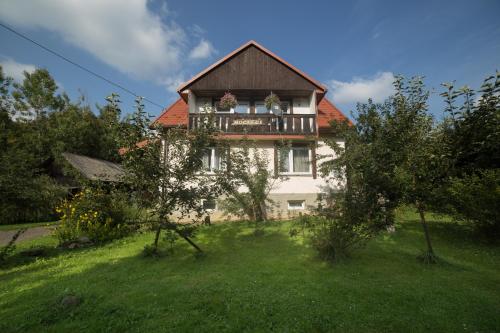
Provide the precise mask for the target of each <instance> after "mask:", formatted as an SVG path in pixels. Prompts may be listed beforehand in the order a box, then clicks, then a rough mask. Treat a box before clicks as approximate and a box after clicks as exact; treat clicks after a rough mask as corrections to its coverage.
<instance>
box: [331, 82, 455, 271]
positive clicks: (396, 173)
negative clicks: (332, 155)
mask: <svg viewBox="0 0 500 333" xmlns="http://www.w3.org/2000/svg"><path fill="white" fill-rule="evenodd" d="M394 87H395V94H394V95H393V96H391V97H390V98H389V99H387V100H386V101H385V102H384V103H382V104H373V103H372V102H371V101H369V102H368V103H367V104H360V105H358V116H357V118H356V124H355V125H354V126H350V127H349V126H347V125H346V124H336V123H334V124H332V125H333V127H334V130H337V133H339V135H341V136H345V137H346V147H345V148H343V147H340V146H338V145H336V144H334V143H332V142H331V141H330V142H329V144H330V146H331V147H332V148H333V149H334V150H335V151H336V152H337V153H338V158H337V159H335V160H330V161H326V162H325V163H323V165H322V170H323V174H327V173H328V172H330V171H334V174H335V175H336V176H337V178H339V177H340V178H341V179H342V177H345V178H346V182H347V184H346V189H345V200H344V202H345V203H346V205H347V209H346V214H348V215H350V216H351V221H353V222H354V223H362V221H363V220H366V221H368V222H369V223H370V224H372V225H373V226H377V225H378V226H383V225H387V224H390V223H392V220H393V216H394V214H393V211H394V209H395V208H396V207H397V206H398V205H399V204H402V203H405V204H412V205H414V206H415V207H416V209H417V211H418V213H419V216H420V222H421V225H422V229H423V232H424V235H425V239H426V244H427V250H426V251H425V253H424V255H423V259H424V260H425V261H426V262H434V261H435V254H434V249H433V247H432V243H431V239H430V234H429V230H428V226H427V221H426V219H425V213H426V211H427V209H428V208H429V206H430V205H431V204H432V203H433V201H434V200H435V198H436V195H437V194H436V191H435V188H436V187H439V185H440V184H441V183H442V182H443V180H444V179H445V178H446V174H447V173H446V172H447V170H448V168H447V167H446V163H447V161H446V159H445V158H444V157H443V156H444V154H445V146H443V144H442V136H441V132H440V131H439V130H437V128H436V126H435V124H434V121H433V118H432V117H431V116H430V115H429V114H428V110H427V99H428V97H429V93H428V91H426V90H425V87H424V84H423V81H422V78H421V77H414V78H412V79H410V80H405V79H404V78H403V77H401V76H398V77H396V80H395V82H394Z"/></svg>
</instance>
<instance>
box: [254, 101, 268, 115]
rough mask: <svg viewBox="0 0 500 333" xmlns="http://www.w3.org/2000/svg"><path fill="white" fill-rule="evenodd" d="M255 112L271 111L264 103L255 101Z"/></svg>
mask: <svg viewBox="0 0 500 333" xmlns="http://www.w3.org/2000/svg"><path fill="white" fill-rule="evenodd" d="M255 113H269V111H268V110H267V108H266V105H265V104H264V103H260V102H258V103H255Z"/></svg>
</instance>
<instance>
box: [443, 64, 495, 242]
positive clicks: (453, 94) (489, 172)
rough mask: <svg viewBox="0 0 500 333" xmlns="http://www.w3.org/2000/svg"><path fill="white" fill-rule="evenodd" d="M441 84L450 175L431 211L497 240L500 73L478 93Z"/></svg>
mask: <svg viewBox="0 0 500 333" xmlns="http://www.w3.org/2000/svg"><path fill="white" fill-rule="evenodd" d="M443 86H444V87H445V88H446V91H445V92H443V93H442V94H441V96H443V97H444V98H445V102H446V104H447V107H446V111H447V115H448V117H447V118H446V119H445V120H444V122H443V127H442V138H443V140H442V142H443V144H444V145H445V147H446V152H447V154H446V158H447V160H448V164H449V170H450V171H449V175H450V177H449V179H448V181H447V183H446V184H444V186H442V188H441V190H442V197H443V198H445V200H443V201H442V202H439V204H438V205H435V209H437V210H438V211H440V212H444V213H448V214H451V215H452V216H453V217H454V218H456V219H459V220H464V221H467V222H469V223H470V224H471V225H472V226H473V228H474V229H475V230H476V231H479V232H481V234H482V235H483V236H486V237H487V238H489V239H491V240H498V236H499V235H500V218H499V213H498V207H497V206H498V202H499V199H500V171H499V170H500V169H499V166H500V145H499V144H498V143H499V142H500V73H499V72H496V74H495V75H491V76H489V77H487V78H486V79H485V80H484V82H483V84H482V86H481V89H479V91H478V92H475V91H474V90H472V89H471V88H469V87H467V86H465V87H462V88H459V89H456V88H455V86H454V84H453V83H446V84H443ZM475 95H478V97H477V98H475ZM460 100H462V103H461V104H459V103H460ZM457 104H458V105H459V106H457Z"/></svg>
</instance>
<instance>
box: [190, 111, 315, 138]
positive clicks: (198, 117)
mask: <svg viewBox="0 0 500 333" xmlns="http://www.w3.org/2000/svg"><path fill="white" fill-rule="evenodd" d="M208 119H209V116H208V115H207V114H203V113H190V114H189V127H188V128H189V129H195V128H197V127H198V126H199V124H201V123H202V122H205V121H208ZM212 119H213V121H214V122H215V126H216V127H217V128H218V129H219V130H220V131H222V132H224V133H229V134H277V133H282V134H283V133H284V134H303V135H311V134H315V133H316V115H314V114H284V115H283V116H281V117H278V116H276V115H273V114H240V113H216V114H214V115H213V118H212Z"/></svg>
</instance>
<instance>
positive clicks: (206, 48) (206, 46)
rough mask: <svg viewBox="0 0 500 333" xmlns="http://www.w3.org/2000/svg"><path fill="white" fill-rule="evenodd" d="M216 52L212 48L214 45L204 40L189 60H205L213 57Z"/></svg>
mask: <svg viewBox="0 0 500 333" xmlns="http://www.w3.org/2000/svg"><path fill="white" fill-rule="evenodd" d="M215 52H216V51H215V49H214V47H213V46H212V43H210V42H209V41H207V40H205V39H202V40H201V41H200V43H199V44H198V45H197V46H196V47H195V48H194V49H192V50H191V52H190V53H189V59H193V60H198V59H205V58H208V57H211V56H212V55H213V54H214V53H215Z"/></svg>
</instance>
